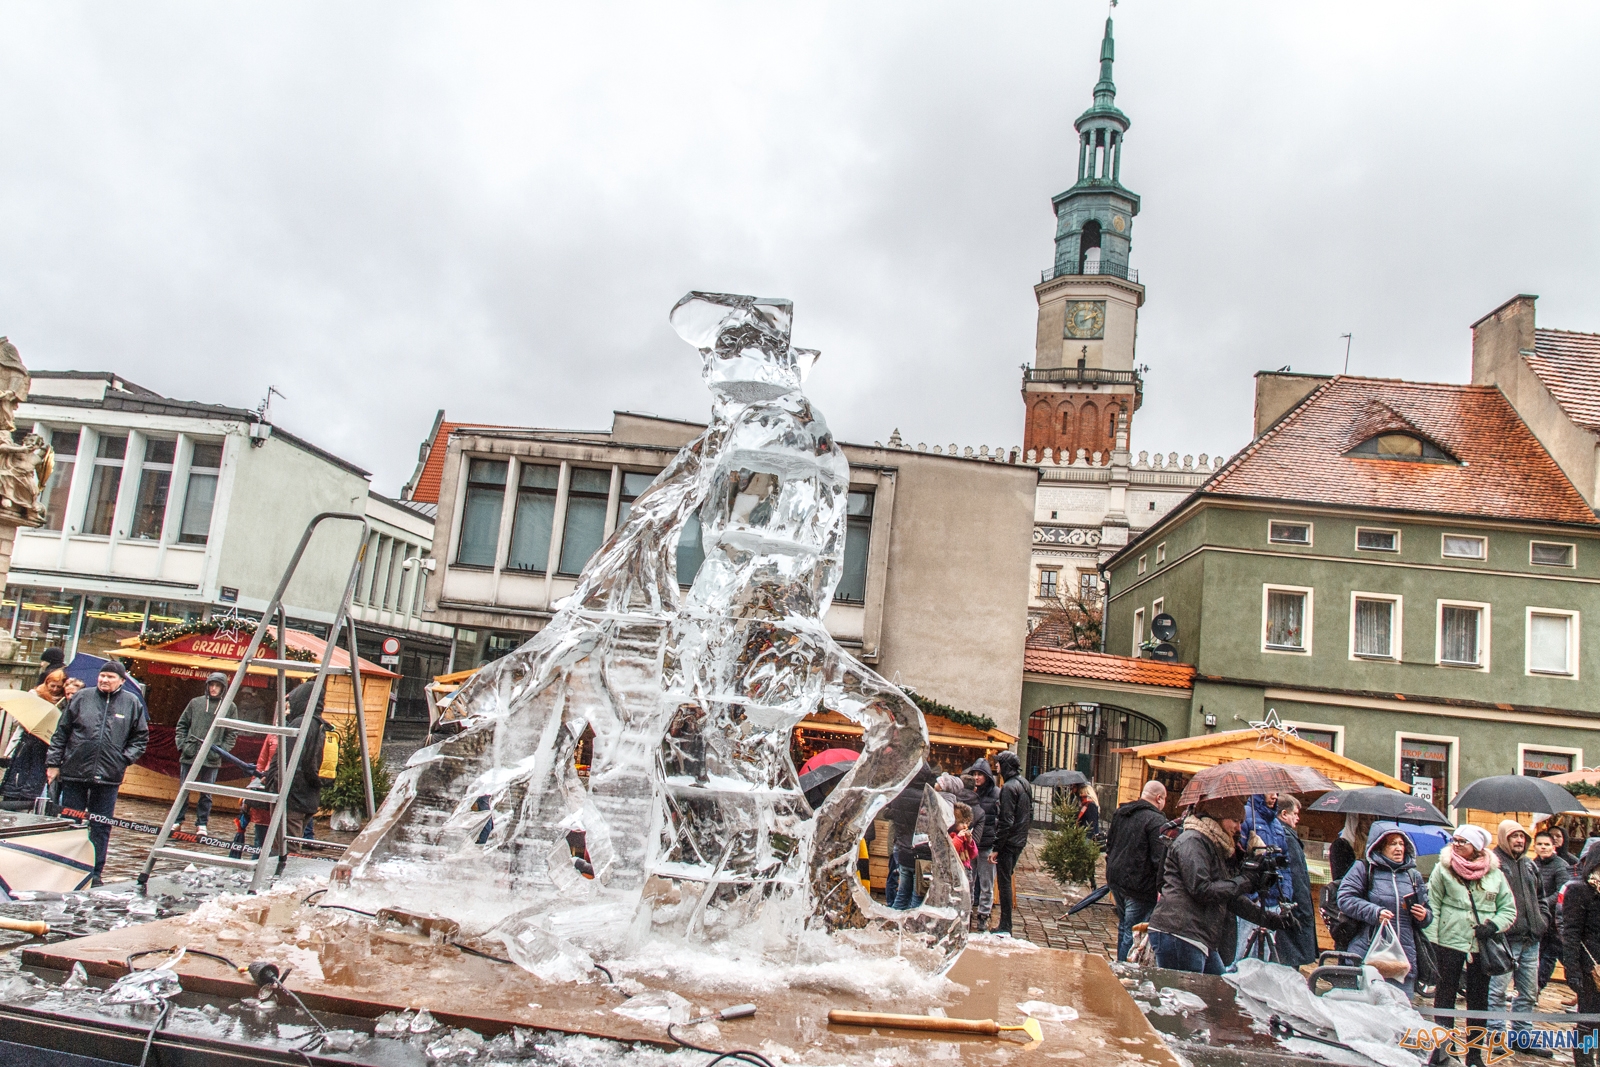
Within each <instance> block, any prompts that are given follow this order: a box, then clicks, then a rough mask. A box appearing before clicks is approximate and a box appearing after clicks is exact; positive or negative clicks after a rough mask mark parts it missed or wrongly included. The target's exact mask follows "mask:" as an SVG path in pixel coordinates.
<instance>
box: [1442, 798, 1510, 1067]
mask: <svg viewBox="0 0 1600 1067" xmlns="http://www.w3.org/2000/svg"><path fill="white" fill-rule="evenodd" d="M1428 906H1429V908H1431V909H1432V911H1433V921H1432V922H1430V923H1429V924H1428V925H1427V927H1426V928H1425V929H1424V930H1423V932H1422V933H1423V936H1424V937H1426V938H1427V939H1428V940H1429V941H1431V942H1433V944H1434V945H1435V946H1436V947H1437V950H1438V951H1437V956H1438V959H1439V985H1438V988H1437V989H1436V990H1435V991H1434V994H1433V1006H1434V1007H1435V1008H1436V1009H1454V1008H1455V1006H1456V994H1457V993H1458V992H1460V990H1461V985H1462V977H1463V975H1465V979H1466V994H1467V1010H1468V1011H1488V1010H1489V971H1488V968H1487V967H1485V966H1484V959H1483V943H1484V941H1485V940H1486V939H1488V938H1491V937H1497V936H1498V935H1500V934H1501V933H1503V932H1504V931H1505V930H1506V929H1507V928H1508V927H1509V926H1510V925H1511V924H1512V922H1514V921H1515V920H1516V917H1517V904H1516V901H1515V899H1513V897H1512V896H1511V887H1510V886H1509V885H1507V884H1506V880H1505V877H1504V876H1503V875H1501V873H1500V861H1499V860H1498V859H1497V858H1496V857H1495V854H1494V851H1493V850H1492V849H1491V848H1490V847H1489V831H1487V830H1485V829H1484V828H1483V827H1481V826H1471V825H1467V826H1461V827H1458V828H1457V829H1456V831H1455V834H1454V835H1453V836H1452V837H1451V838H1450V841H1449V843H1448V844H1446V845H1445V846H1444V848H1442V849H1440V850H1439V863H1438V866H1436V867H1434V869H1433V874H1431V875H1430V876H1429V877H1428ZM1502 947H1503V946H1502ZM1434 1021H1435V1022H1436V1023H1437V1024H1438V1025H1440V1026H1453V1025H1454V1021H1455V1017H1454V1016H1452V1015H1437V1016H1435V1017H1434ZM1471 1025H1476V1024H1471ZM1433 1062H1434V1063H1436V1064H1442V1063H1446V1062H1448V1055H1447V1054H1446V1053H1445V1051H1444V1050H1443V1049H1438V1050H1435V1052H1434V1058H1433ZM1467 1063H1468V1065H1469V1067H1483V1052H1482V1050H1480V1049H1475V1048H1473V1049H1468V1050H1467Z"/></svg>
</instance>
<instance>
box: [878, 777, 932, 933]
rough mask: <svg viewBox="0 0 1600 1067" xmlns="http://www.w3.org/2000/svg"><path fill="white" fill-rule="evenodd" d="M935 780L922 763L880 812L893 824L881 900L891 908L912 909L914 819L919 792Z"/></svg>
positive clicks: (918, 809)
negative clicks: (892, 839)
mask: <svg viewBox="0 0 1600 1067" xmlns="http://www.w3.org/2000/svg"><path fill="white" fill-rule="evenodd" d="M938 780H939V772H938V771H937V770H935V769H934V768H933V767H932V766H930V765H929V764H927V763H924V764H923V765H922V769H921V770H919V771H918V772H917V773H916V774H914V775H912V776H911V781H909V782H907V783H906V787H905V788H904V789H902V790H900V792H899V793H898V794H896V795H895V798H894V799H893V800H891V801H889V803H888V804H887V805H886V806H885V807H884V809H883V818H885V819H888V820H889V821H890V822H892V823H893V824H894V847H893V849H892V850H891V852H890V853H889V880H888V882H887V883H885V885H884V899H883V902H884V903H885V904H887V905H888V906H889V907H891V908H898V909H900V910H901V911H905V910H907V909H908V908H913V907H915V906H916V903H917V859H916V854H915V852H914V850H913V848H912V839H913V838H914V837H915V836H916V833H917V818H918V816H919V815H921V813H922V790H923V788H924V787H925V786H930V785H933V784H934V783H935V782H937V781H938Z"/></svg>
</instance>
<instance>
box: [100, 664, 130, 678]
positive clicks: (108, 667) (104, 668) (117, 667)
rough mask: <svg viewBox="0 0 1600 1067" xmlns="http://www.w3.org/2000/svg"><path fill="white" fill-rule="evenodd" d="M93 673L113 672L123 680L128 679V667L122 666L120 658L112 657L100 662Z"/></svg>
mask: <svg viewBox="0 0 1600 1067" xmlns="http://www.w3.org/2000/svg"><path fill="white" fill-rule="evenodd" d="M95 673H96V674H115V675H116V676H117V677H119V678H121V679H122V680H123V681H127V680H128V668H126V667H124V666H123V665H122V662H121V661H120V660H114V659H108V660H106V661H105V662H104V663H102V664H100V669H99V670H98V671H96V672H95Z"/></svg>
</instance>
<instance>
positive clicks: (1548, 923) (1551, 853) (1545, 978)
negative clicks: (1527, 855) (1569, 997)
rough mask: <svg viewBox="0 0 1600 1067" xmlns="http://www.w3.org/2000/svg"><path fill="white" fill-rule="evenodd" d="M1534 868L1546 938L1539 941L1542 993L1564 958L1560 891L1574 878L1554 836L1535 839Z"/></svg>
mask: <svg viewBox="0 0 1600 1067" xmlns="http://www.w3.org/2000/svg"><path fill="white" fill-rule="evenodd" d="M1533 866H1534V869H1535V870H1536V871H1538V873H1539V907H1540V908H1542V909H1543V910H1544V924H1545V925H1544V937H1543V938H1541V939H1540V940H1539V991H1540V992H1543V991H1544V987H1545V986H1547V985H1549V984H1550V976H1551V975H1552V974H1554V973H1555V970H1556V961H1557V960H1559V959H1560V958H1561V930H1560V928H1559V925H1558V923H1557V918H1556V908H1557V906H1558V905H1559V904H1560V898H1561V887H1562V886H1564V885H1566V884H1567V881H1568V880H1569V879H1570V878H1571V877H1572V865H1571V864H1569V863H1568V862H1567V861H1566V860H1564V859H1562V858H1561V857H1560V856H1559V855H1557V853H1556V841H1555V835H1553V834H1552V833H1551V832H1550V831H1549V830H1540V831H1539V832H1538V833H1536V834H1534V835H1533Z"/></svg>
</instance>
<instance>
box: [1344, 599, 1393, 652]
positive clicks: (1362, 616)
mask: <svg viewBox="0 0 1600 1067" xmlns="http://www.w3.org/2000/svg"><path fill="white" fill-rule="evenodd" d="M1397 608H1398V601H1397V600H1395V599H1391V598H1388V597H1368V596H1362V595H1361V594H1359V593H1357V594H1356V595H1355V597H1354V610H1353V612H1352V616H1353V618H1352V631H1351V635H1350V655H1351V656H1353V657H1356V658H1361V659H1397V658H1398V652H1397V646H1398V642H1397V641H1396V640H1395V637H1396V633H1395V631H1396V630H1397V629H1398V627H1397V626H1396V625H1395V623H1396V619H1395V616H1396V614H1397Z"/></svg>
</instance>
